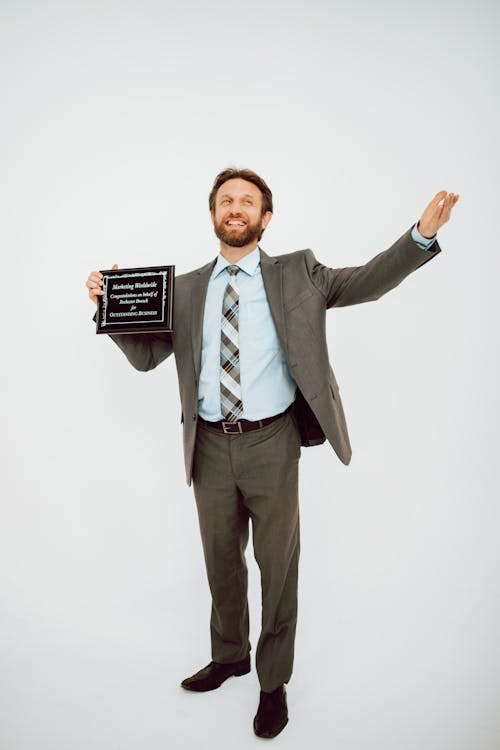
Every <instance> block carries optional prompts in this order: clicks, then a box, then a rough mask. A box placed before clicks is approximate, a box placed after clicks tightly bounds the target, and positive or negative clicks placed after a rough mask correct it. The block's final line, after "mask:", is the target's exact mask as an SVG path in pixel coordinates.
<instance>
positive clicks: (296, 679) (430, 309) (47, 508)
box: [0, 0, 500, 750]
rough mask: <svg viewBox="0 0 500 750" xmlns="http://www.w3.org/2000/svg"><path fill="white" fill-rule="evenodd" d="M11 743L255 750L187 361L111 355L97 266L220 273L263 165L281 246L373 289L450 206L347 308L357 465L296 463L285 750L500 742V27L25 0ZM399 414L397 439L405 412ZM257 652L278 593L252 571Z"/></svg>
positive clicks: (262, 5) (254, 690)
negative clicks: (406, 236) (378, 270)
mask: <svg viewBox="0 0 500 750" xmlns="http://www.w3.org/2000/svg"><path fill="white" fill-rule="evenodd" d="M0 12H1V19H0V20H1V24H0V26H1V32H0V33H1V38H0V49H1V52H0V55H1V60H0V62H1V66H0V69H1V73H0V75H1V80H2V99H1V101H2V116H1V118H0V119H1V125H0V127H1V128H2V133H3V137H2V161H3V165H4V166H3V168H2V172H1V174H2V180H1V181H2V196H1V205H2V209H3V211H2V213H3V220H2V222H1V225H0V227H1V228H0V232H1V243H0V244H1V250H2V273H3V277H4V280H5V281H4V291H3V296H4V299H6V305H4V306H3V308H2V309H3V316H2V332H3V335H4V338H5V339H6V343H7V346H6V347H4V354H5V356H4V360H3V362H4V364H3V366H2V369H1V372H2V386H1V393H2V400H3V414H2V427H3V429H2V442H3V446H2V459H3V461H4V468H3V469H2V500H1V518H2V523H1V531H0V535H1V537H0V554H1V573H0V575H1V608H2V609H1V632H2V637H1V639H0V650H1V673H2V680H1V685H0V705H1V709H0V711H1V716H0V746H1V747H2V748H5V750H35V749H36V750H45V749H47V750H68V748H70V749H71V750H118V749H120V750H139V748H148V750H160V748H165V747H168V748H173V749H174V750H175V749H176V748H199V747H209V748H211V747H216V746H217V747H218V748H234V747H235V746H238V747H241V748H246V747H253V746H254V745H255V746H256V745H257V744H258V742H259V740H257V738H255V737H254V735H253V731H252V726H251V724H252V718H253V715H254V713H255V709H256V707H257V702H258V690H259V686H258V682H257V677H256V673H255V671H253V672H252V673H251V674H250V675H248V676H247V677H244V678H240V679H239V680H234V679H233V680H230V681H228V682H227V683H225V684H224V685H223V686H222V687H221V689H220V690H218V691H215V692H213V693H210V694H205V695H192V694H188V693H186V692H184V691H182V690H181V689H180V687H179V683H180V681H181V680H182V679H183V678H184V677H185V676H187V675H188V674H191V673H192V672H194V671H196V670H197V669H198V668H200V667H201V666H203V665H205V664H206V663H207V662H208V661H209V660H210V648H209V631H208V620H209V610H210V599H209V593H208V586H207V584H206V581H205V572H204V565H203V559H202V551H201V543H200V540H199V531H198V525H197V518H196V511H195V504H194V500H193V497H192V492H191V490H190V489H189V488H188V487H187V486H186V485H185V483H184V476H183V461H182V452H181V426H180V423H179V417H180V406H179V399H178V393H177V382H176V374H175V366H174V362H173V360H168V361H167V362H165V363H163V364H162V366H161V367H160V368H158V369H157V370H156V371H152V372H150V373H140V372H137V371H135V370H133V368H132V367H131V366H130V365H129V364H128V362H127V361H126V359H125V358H124V356H123V354H122V353H121V352H120V351H119V349H118V348H117V347H116V346H115V345H114V343H113V342H112V341H110V340H109V339H108V338H107V337H105V336H98V337H97V336H96V335H95V332H94V325H93V323H92V320H91V319H92V315H93V313H94V309H95V308H94V305H93V304H92V303H91V302H90V301H89V299H88V297H87V296H86V289H85V287H84V282H85V279H86V278H87V275H88V273H89V272H90V271H91V270H96V269H102V268H109V267H110V266H111V265H112V264H113V263H114V262H116V263H118V264H119V265H120V266H121V267H126V266H138V265H152V264H160V263H166V264H168V263H175V265H176V267H177V273H182V272H184V271H187V270H190V269H192V268H195V267H197V266H200V265H202V264H204V263H206V262H207V261H208V260H210V259H211V258H213V257H215V255H216V253H217V241H216V238H215V237H214V236H213V233H212V228H211V224H210V221H209V214H208V207H207V198H208V192H209V190H210V187H211V184H212V181H213V178H214V176H215V174H216V173H217V172H218V171H220V170H221V169H223V168H224V167H226V166H228V165H231V164H236V165H237V166H248V167H250V168H252V169H254V170H256V171H257V172H260V173H261V174H262V175H263V177H264V178H265V179H266V180H267V181H268V183H269V185H270V187H271V189H272V190H273V193H274V198H275V215H274V218H273V221H272V223H271V225H270V227H269V229H268V230H267V232H266V234H265V237H264V240H263V243H262V244H263V247H264V249H265V250H266V251H267V252H268V253H270V254H278V253H280V252H286V251H292V250H296V249H299V248H304V247H311V248H312V249H313V250H314V252H315V254H316V255H317V257H318V258H319V259H320V260H321V261H322V262H324V263H326V264H328V265H330V266H334V267H339V266H346V265H358V264H362V263H364V262H366V261H367V260H369V259H370V258H371V257H372V256H373V255H375V254H376V253H377V252H379V251H380V250H383V249H385V248H386V247H388V246H389V245H390V244H392V242H393V241H394V240H396V239H397V238H398V237H399V236H400V235H401V234H402V233H403V232H404V231H406V229H408V228H409V227H410V226H411V224H413V222H414V221H416V220H417V219H418V218H419V216H420V214H421V212H422V210H423V209H424V207H425V206H426V204H427V203H428V201H429V200H430V199H431V198H432V197H433V196H434V195H435V193H436V192H437V191H438V190H441V189H446V190H450V191H453V192H457V193H460V196H461V199H460V201H459V203H458V204H457V206H456V207H455V209H454V211H453V216H452V220H451V221H450V223H449V224H447V225H446V226H445V227H444V228H443V229H442V230H441V231H440V233H439V240H440V243H441V246H442V249H443V252H442V253H441V254H440V255H439V256H438V257H437V258H436V259H435V260H433V261H432V262H430V263H428V264H427V265H425V266H424V267H423V268H422V269H419V270H418V271H416V272H415V273H414V274H412V275H411V276H410V277H409V278H408V279H406V280H405V281H404V282H403V283H402V285H401V286H399V287H398V288H397V289H395V290H393V291H392V292H390V293H389V294H388V295H387V296H385V297H383V298H382V299H381V300H379V301H377V302H372V303H368V304H365V305H359V306H355V307H350V308H343V309H340V310H333V311H331V312H330V313H329V321H328V337H329V345H330V352H331V360H332V364H333V367H334V370H335V373H336V375H337V379H338V381H339V384H340V390H341V394H342V398H343V402H344V407H345V410H346V414H347V421H348V426H349V432H350V437H351V442H352V445H353V459H352V462H351V464H350V466H349V467H347V468H346V467H345V466H343V465H342V464H341V463H340V461H339V460H338V459H337V458H336V456H335V454H334V452H333V450H332V449H331V448H330V447H329V446H327V445H324V446H321V447H319V448H315V449H305V450H303V460H302V463H301V522H302V551H301V572H300V591H299V596H300V600H299V606H300V612H299V625H298V632H297V644H296V663H295V671H294V675H293V678H292V681H291V682H290V685H289V688H288V699H289V710H290V723H289V726H288V727H287V728H286V730H285V731H284V732H283V733H282V734H281V735H280V736H279V737H278V738H276V739H275V740H274V744H275V745H276V746H278V747H285V746H286V747H288V748H303V747H304V744H305V743H309V745H310V746H311V747H313V748H315V750H316V749H318V750H322V749H323V748H325V749H326V748H328V749H329V750H330V748H336V749H337V750H373V748H384V750H421V749H422V748H427V750H497V749H498V748H499V747H500V719H499V713H498V706H499V701H500V677H499V674H500V669H499V667H500V653H499V651H500V649H499V641H498V632H499V628H500V617H499V615H500V612H499V593H500V592H499V588H500V587H499V583H498V580H499V551H498V550H499V531H498V529H499V521H500V518H499V516H500V514H499V510H498V489H497V484H498V481H497V471H496V470H497V465H498V418H499V410H498V405H499V404H498V401H499V400H498V359H499V358H498V337H497V327H498V323H499V320H498V306H497V296H498V272H499V271H500V268H499V261H498V230H497V222H498V188H497V182H498V180H497V174H498V168H499V160H498V156H499V149H498V132H499V125H500V122H499V119H500V118H499V109H498V90H499V84H500V81H499V75H498V73H499V58H498V53H497V48H498V34H499V31H500V29H499V9H498V5H497V4H495V3H494V2H493V0H491V1H490V2H488V1H486V0H479V1H478V0H476V2H474V3H472V2H469V3H467V2H453V3H452V2H448V1H447V2H439V1H438V2H430V0H423V1H422V2H420V3H418V4H416V3H412V4H407V3H406V2H401V1H399V2H396V1H394V2H389V0H386V1H382V0H375V1H374V2H368V1H366V2H351V3H347V2H343V3H338V2H329V3H327V2H326V0H325V1H324V2H321V1H320V0H311V1H310V2H308V3H303V2H300V3H299V2H295V0H288V1H287V2H285V1H284V0H283V1H282V2H262V1H261V0H255V2H253V3H251V4H235V3H230V2H224V1H223V0H214V2H212V3H206V4H205V3H202V2H199V1H198V2H196V1H193V2H190V3H186V4H183V5H182V4H180V3H173V2H168V0H167V1H166V2H160V1H159V0H158V1H157V2H154V1H153V0H142V2H140V3H139V2H126V1H123V2H118V0H117V1H116V2H109V1H107V0H100V1H99V2H96V1H95V0H87V1H86V2H82V1H81V0H80V1H79V2H78V1H73V2H72V1H71V0H69V1H68V0H65V1H63V0H60V1H56V0H47V1H46V2H36V1H33V2H27V1H25V0H16V1H15V2H14V1H13V0H12V1H11V2H8V1H7V0H4V1H3V2H2V3H1V6H0ZM382 414H383V415H384V416H385V420H386V421H385V424H384V429H383V430H381V429H380V418H381V415H382ZM248 557H249V565H250V570H251V581H250V584H251V587H250V595H251V608H252V643H253V646H254V648H255V646H256V641H257V637H258V630H259V615H260V612H259V604H260V592H259V585H258V575H257V570H256V566H255V563H254V562H253V557H252V555H251V553H250V550H249V555H248Z"/></svg>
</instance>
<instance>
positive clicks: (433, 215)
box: [417, 190, 460, 239]
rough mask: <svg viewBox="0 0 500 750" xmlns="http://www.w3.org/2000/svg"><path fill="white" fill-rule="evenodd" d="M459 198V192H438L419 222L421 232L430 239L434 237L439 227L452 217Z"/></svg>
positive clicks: (418, 227) (418, 226)
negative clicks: (452, 210)
mask: <svg viewBox="0 0 500 750" xmlns="http://www.w3.org/2000/svg"><path fill="white" fill-rule="evenodd" d="M459 198H460V196H459V195H457V193H448V192H447V191H446V190H440V191H439V193H436V195H435V196H434V198H433V199H432V200H431V202H430V203H429V205H428V206H427V208H426V209H425V211H424V213H423V214H422V218H421V219H420V221H419V222H418V224H417V229H418V231H419V232H420V234H421V235H423V236H424V237H428V238H429V239H430V238H431V237H434V235H435V234H436V232H437V231H438V229H440V227H442V226H443V224H445V223H446V222H447V221H448V219H449V218H450V216H451V209H452V208H453V206H454V205H455V203H456V202H457V201H458V199H459Z"/></svg>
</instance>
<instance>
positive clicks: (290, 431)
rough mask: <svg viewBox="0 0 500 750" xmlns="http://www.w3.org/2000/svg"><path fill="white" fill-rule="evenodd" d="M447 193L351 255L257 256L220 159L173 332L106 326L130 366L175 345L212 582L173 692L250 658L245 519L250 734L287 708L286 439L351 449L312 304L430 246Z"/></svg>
mask: <svg viewBox="0 0 500 750" xmlns="http://www.w3.org/2000/svg"><path fill="white" fill-rule="evenodd" d="M458 198H459V196H458V195H455V194H453V193H446V191H441V192H439V193H437V195H436V196H435V197H434V199H433V200H432V201H431V202H430V203H429V205H428V206H427V208H426V209H425V211H424V213H423V215H422V217H421V219H420V221H419V223H418V224H417V225H416V226H413V227H411V228H410V229H408V230H407V231H406V232H405V233H404V234H403V235H402V237H400V238H399V239H398V240H397V241H396V242H395V243H394V244H393V245H392V246H391V247H390V248H389V249H388V250H385V251H384V252H381V253H379V254H378V255H376V256H375V257H374V258H372V260H370V261H369V262H368V263H366V264H365V265H363V266H358V267H350V268H340V269H332V268H328V267H326V266H323V265H321V264H320V263H319V262H318V261H317V260H316V258H315V257H314V255H313V253H312V252H311V250H300V251H298V252H294V253H289V254H285V255H280V256H277V257H270V256H268V255H267V254H266V253H265V252H264V251H263V250H262V249H261V248H260V247H259V245H258V242H259V240H260V238H261V236H262V234H263V232H264V230H265V229H266V227H267V226H268V224H269V222H270V220H271V218H272V214H273V204H272V194H271V191H270V189H269V187H268V186H267V185H266V183H265V182H264V180H263V179H262V178H261V177H259V176H258V175H257V174H255V173H254V172H252V171H250V170H236V169H226V170H224V171H223V172H221V173H220V174H219V175H217V177H216V179H215V182H214V185H213V188H212V191H211V193H210V196H209V208H210V214H211V218H212V222H213V225H214V230H215V234H216V235H217V237H218V238H219V240H220V254H219V256H218V257H217V259H216V260H215V261H210V262H209V263H208V264H207V265H205V266H203V267H202V268H200V269H197V270H195V271H192V272H190V273H187V274H183V275H182V276H179V277H178V278H177V279H176V289H175V307H174V333H173V334H166V333H165V334H140V333H139V334H121V335H120V334H116V335H111V338H112V339H113V340H114V341H115V343H116V344H117V345H118V346H119V347H120V348H121V349H122V350H123V351H124V353H125V355H126V357H127V358H128V360H129V361H130V362H131V363H132V365H133V366H134V367H136V368H137V369H139V370H150V369H152V368H154V367H156V366H157V365H159V364H160V362H162V361H163V360H164V359H166V357H168V356H169V355H170V354H171V353H172V352H173V353H174V354H175V359H176V365H177V371H178V378H179V390H180V397H181V403H182V414H183V423H184V456H185V467H186V479H187V482H188V484H190V483H191V480H192V481H193V486H194V493H195V498H196V503H197V509H198V517H199V523H200V531H201V538H202V543H203V549H204V554H205V562H206V568H207V576H208V581H209V585H210V590H211V594H212V613H211V620H210V631H211V643H212V661H211V662H210V664H208V665H207V666H206V667H204V668H203V669H201V670H200V671H199V672H197V673H196V674H194V675H193V676H191V677H188V678H186V679H185V680H184V681H183V682H182V686H183V687H184V688H186V689H187V690H195V691H206V690H213V689H215V688H218V687H219V686H220V685H221V684H222V683H223V682H224V680H226V679H227V678H228V677H230V676H238V675H243V674H246V673H248V672H249V671H250V643H249V640H248V604H247V568H246V563H245V548H246V545H247V541H248V524H249V519H251V521H252V531H253V544H254V553H255V558H256V560H257V563H258V565H259V568H260V571H261V584H262V630H261V634H260V638H259V642H258V645H257V651H256V668H257V673H258V676H259V682H260V687H261V691H260V700H259V707H258V710H257V714H256V716H255V718H254V731H255V733H256V734H257V735H258V736H260V737H274V736H276V735H277V734H278V733H279V732H281V730H282V729H283V728H284V726H285V725H286V723H287V721H288V709H287V703H286V691H285V684H286V683H288V681H289V680H290V677H291V674H292V666H293V653H294V638H295V627H296V619H297V571H298V559H299V506H298V492H297V487H298V461H299V457H300V446H301V445H304V446H307V445H317V444H319V443H322V442H324V441H325V439H326V438H328V440H329V442H330V443H331V445H332V446H333V448H334V449H335V451H336V453H337V454H338V456H339V458H340V460H341V461H342V462H343V463H344V464H348V463H349V461H350V458H351V447H350V444H349V437H348V433H347V426H346V422H345V417H344V412H343V408H342V403H341V400H340V395H339V389H338V386H337V382H336V380H335V376H334V374H333V371H332V369H331V367H330V365H329V362H328V351H327V345H326V336H325V319H326V310H327V309H328V308H331V307H340V306H345V305H354V304H358V303H361V302H367V301H369V300H375V299H378V298H379V297H380V296H381V295H383V294H385V293H386V292H388V291H389V290H390V289H393V288H394V287H395V286H397V285H398V284H399V283H400V282H401V281H402V280H403V279H404V278H405V277H406V276H408V274H410V273H411V272H412V271H414V270H416V269H417V268H420V267H421V266H423V265H424V264H425V263H427V262H428V261H429V260H431V259H432V258H433V257H435V256H436V255H437V254H438V253H439V252H441V248H440V247H439V245H438V243H437V240H436V239H435V237H436V233H437V230H438V229H439V228H440V227H441V226H442V225H443V224H444V223H445V222H446V221H448V219H449V218H450V213H451V210H452V207H453V206H454V205H455V203H456V202H457V200H458ZM114 268H117V266H114ZM86 285H87V287H88V289H89V296H90V298H91V299H92V300H93V301H94V302H96V303H97V297H98V296H99V295H102V294H103V291H102V289H101V286H102V276H101V274H100V273H98V272H93V273H91V274H90V275H89V277H88V279H87V282H86ZM94 319H95V318H94Z"/></svg>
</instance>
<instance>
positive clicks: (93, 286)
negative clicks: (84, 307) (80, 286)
mask: <svg viewBox="0 0 500 750" xmlns="http://www.w3.org/2000/svg"><path fill="white" fill-rule="evenodd" d="M117 268H118V266H117V264H116V263H115V264H114V266H113V271H116V269H117ZM85 286H86V287H87V289H88V290H89V297H90V299H91V300H92V302H95V304H96V305H97V297H98V296H102V295H103V294H104V292H103V291H102V289H101V287H102V273H100V271H92V273H90V274H89V277H88V279H87V281H86V282H85Z"/></svg>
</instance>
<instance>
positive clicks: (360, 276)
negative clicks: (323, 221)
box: [305, 227, 441, 307]
mask: <svg viewBox="0 0 500 750" xmlns="http://www.w3.org/2000/svg"><path fill="white" fill-rule="evenodd" d="M412 228H413V227H410V229H408V230H407V231H406V232H405V233H404V234H403V235H402V236H401V237H400V238H399V239H398V240H396V242H395V243H394V244H393V245H391V247H390V248H388V250H384V251H383V252H381V253H379V254H378V255H375V257H374V258H372V259H371V260H369V261H368V262H367V263H365V264H364V265H363V266H352V267H349V268H328V267H327V266H324V265H322V264H321V263H319V262H318V261H317V260H316V258H315V256H314V254H313V252H312V251H311V250H306V253H305V262H306V265H307V270H308V273H309V277H310V279H311V281H312V283H313V284H314V286H315V287H316V289H318V290H319V291H320V292H321V294H323V296H324V297H325V300H326V306H327V307H345V306H347V305H358V304H360V303H361V302H371V301H373V300H376V299H379V297H382V295H384V294H385V293H386V292H388V291H390V290H391V289H394V287H396V286H398V284H400V283H401V282H402V281H403V279H405V278H406V277H407V276H408V275H409V274H410V273H412V271H415V270H416V269H417V268H420V267H421V266H423V265H425V263H428V262H429V261H430V260H432V258H434V257H435V256H436V255H438V253H440V252H441V248H440V246H439V244H438V242H437V240H436V241H435V242H434V244H433V245H432V247H431V248H430V249H429V250H423V249H421V248H420V247H418V245H417V244H416V242H415V241H414V240H413V239H412V237H411V231H412Z"/></svg>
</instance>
